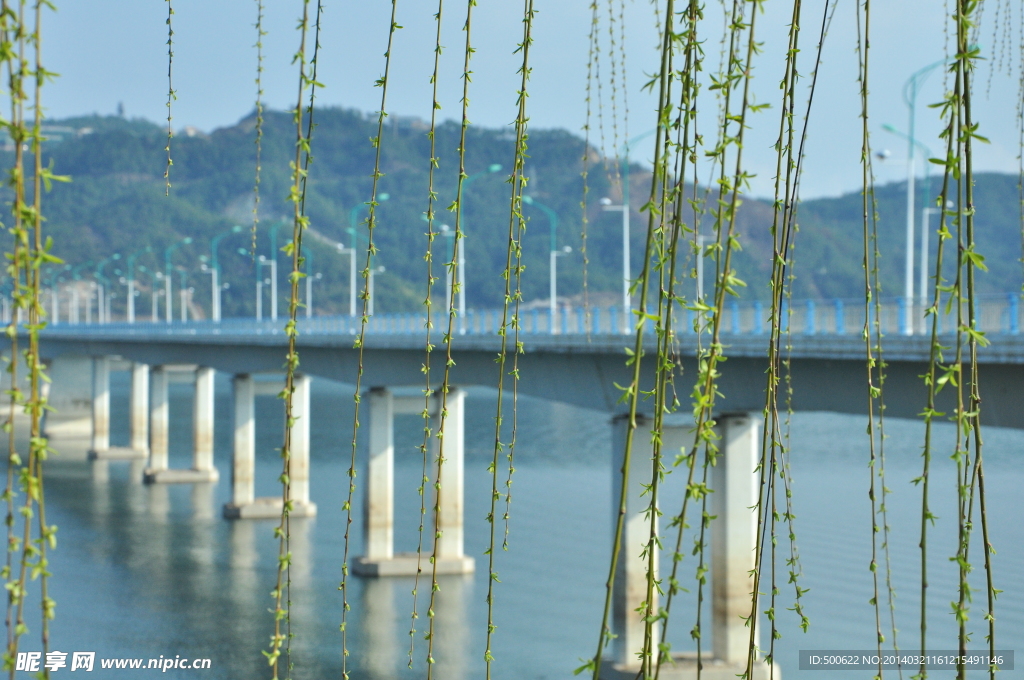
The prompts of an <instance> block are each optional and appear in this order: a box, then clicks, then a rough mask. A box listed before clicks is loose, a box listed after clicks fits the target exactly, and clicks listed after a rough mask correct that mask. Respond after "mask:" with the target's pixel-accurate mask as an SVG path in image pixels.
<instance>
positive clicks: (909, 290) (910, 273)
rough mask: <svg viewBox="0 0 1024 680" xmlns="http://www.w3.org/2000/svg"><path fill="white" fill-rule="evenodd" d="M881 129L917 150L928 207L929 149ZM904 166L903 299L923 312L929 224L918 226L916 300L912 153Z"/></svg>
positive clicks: (885, 127)
mask: <svg viewBox="0 0 1024 680" xmlns="http://www.w3.org/2000/svg"><path fill="white" fill-rule="evenodd" d="M882 129H883V130H885V131H886V132H888V133H890V134H893V135H896V136H897V137H902V138H903V139H905V140H907V142H908V143H909V146H910V150H911V152H913V149H914V147H917V149H918V150H919V151H920V152H921V155H922V156H923V157H924V185H925V190H924V192H923V193H924V198H923V200H922V201H921V202H922V203H923V204H925V205H927V204H928V192H929V191H930V190H931V181H930V178H929V172H928V170H929V168H930V166H931V163H929V162H928V159H929V158H931V157H932V151H931V149H929V148H928V147H927V146H925V145H924V144H922V143H921V142H919V141H917V140H916V139H914V138H913V137H912V136H911V135H907V134H904V133H902V132H900V131H899V130H897V129H896V128H894V127H893V126H892V125H883V126H882ZM907 162H908V164H909V165H910V167H911V174H910V177H909V178H908V180H907V182H908V184H907V196H908V198H907V211H908V213H907V214H908V215H911V217H910V218H909V219H908V220H907V255H906V260H905V263H904V267H905V270H904V276H905V280H904V282H903V285H904V295H907V296H908V297H907V304H908V305H910V306H911V309H913V305H914V300H916V299H920V304H921V306H922V308H923V307H924V306H925V305H926V304H927V302H926V301H925V297H926V295H927V287H928V272H927V262H928V231H927V229H928V227H927V224H928V223H927V218H926V217H925V218H922V222H921V224H922V227H921V254H920V258H921V259H920V261H921V265H920V266H921V271H920V272H919V274H918V277H919V280H920V288H919V294H918V296H917V297H915V296H914V283H913V281H914V236H915V234H914V231H915V226H914V218H913V215H912V213H913V210H914V197H913V194H914V180H915V179H916V178H915V177H914V172H913V163H914V154H913V153H911V155H910V156H908V159H907ZM925 210H926V211H928V210H932V211H935V212H941V211H937V210H936V209H935V208H925ZM922 214H925V213H922ZM927 214H931V213H927ZM915 316H916V314H915ZM921 323H922V324H924V320H923V317H922V321H921ZM923 331H924V327H923V325H922V332H923ZM905 332H906V334H907V335H910V334H912V333H913V332H914V325H913V323H909V324H907V328H906V331H905Z"/></svg>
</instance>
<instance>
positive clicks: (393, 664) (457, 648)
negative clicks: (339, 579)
mask: <svg viewBox="0 0 1024 680" xmlns="http://www.w3.org/2000/svg"><path fill="white" fill-rule="evenodd" d="M426 566H427V567H429V565H426ZM424 571H425V572H426V570H424ZM438 587H439V590H438V592H437V594H436V597H435V600H434V645H433V651H432V655H433V657H434V662H435V663H434V674H435V677H439V678H445V679H446V680H448V679H450V680H462V679H463V678H466V677H468V671H469V667H470V663H469V653H468V650H469V644H468V642H469V638H470V631H469V623H468V619H469V602H470V600H471V599H472V594H473V592H472V591H473V576H472V575H470V574H466V575H459V576H440V577H438ZM412 589H413V579H411V578H394V577H393V578H386V577H385V578H364V579H362V593H361V596H360V598H359V605H360V609H361V616H360V619H359V641H358V642H359V645H358V657H357V664H358V666H359V668H360V670H361V671H363V672H364V673H366V677H368V678H372V680H392V679H393V678H396V677H398V673H399V670H400V666H401V667H404V666H406V665H407V663H408V654H409V624H410V619H411V614H412ZM419 593H420V597H419V599H418V603H419V604H418V613H419V618H418V619H417V620H416V633H415V635H414V636H413V642H414V649H413V666H414V667H415V668H422V667H423V666H424V665H425V660H426V656H427V645H428V642H427V640H425V639H424V637H425V635H426V634H427V630H428V627H429V625H430V622H429V617H428V611H429V607H430V575H429V573H424V575H423V576H422V577H421V578H420V582H419Z"/></svg>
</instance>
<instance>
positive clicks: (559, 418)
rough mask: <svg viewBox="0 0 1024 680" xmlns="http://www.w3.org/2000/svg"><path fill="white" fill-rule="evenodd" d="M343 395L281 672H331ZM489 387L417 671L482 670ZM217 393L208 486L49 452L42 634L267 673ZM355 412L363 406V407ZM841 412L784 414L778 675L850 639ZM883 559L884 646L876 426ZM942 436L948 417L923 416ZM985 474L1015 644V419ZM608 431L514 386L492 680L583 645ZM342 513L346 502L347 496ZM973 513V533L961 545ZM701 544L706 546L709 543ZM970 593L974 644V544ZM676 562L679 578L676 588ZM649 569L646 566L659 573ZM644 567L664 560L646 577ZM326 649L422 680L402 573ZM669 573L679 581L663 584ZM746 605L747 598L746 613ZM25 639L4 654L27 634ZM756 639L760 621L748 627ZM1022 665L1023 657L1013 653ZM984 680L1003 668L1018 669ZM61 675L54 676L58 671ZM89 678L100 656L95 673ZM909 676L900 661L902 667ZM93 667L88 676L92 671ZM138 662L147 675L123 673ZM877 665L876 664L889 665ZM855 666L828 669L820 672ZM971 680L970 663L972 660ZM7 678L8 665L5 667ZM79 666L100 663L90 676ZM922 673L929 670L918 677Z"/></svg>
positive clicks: (854, 489) (571, 663) (857, 507)
mask: <svg viewBox="0 0 1024 680" xmlns="http://www.w3.org/2000/svg"><path fill="white" fill-rule="evenodd" d="M127 400H128V384H127V376H126V375H125V374H113V376H112V412H113V414H114V415H113V419H112V444H115V445H125V444H127V415H126V414H127ZM351 404H352V399H351V392H350V388H349V387H347V386H341V385H335V384H331V383H328V382H326V381H322V380H320V381H317V380H314V391H313V412H312V456H311V466H312V480H311V498H312V500H313V501H315V502H316V503H317V504H318V506H319V517H317V518H315V519H312V520H293V521H292V534H293V538H292V550H293V553H294V555H295V560H294V561H295V567H294V569H293V574H292V599H293V602H294V605H293V609H292V632H293V633H294V635H295V638H294V641H293V644H292V659H293V661H294V663H295V670H294V673H293V677H294V678H296V679H314V678H316V679H319V678H336V677H340V669H341V637H340V633H339V631H338V625H339V622H340V620H341V609H342V601H341V593H340V592H339V591H338V590H337V587H338V583H339V581H340V578H341V561H342V551H343V539H342V536H343V531H344V523H343V515H342V512H341V504H342V502H343V495H344V493H345V489H346V477H345V470H346V469H347V460H348V455H349V454H348V442H349V441H350V428H351V420H352V417H351V416H352V413H351V410H352V406H351ZM495 405H496V396H495V395H494V393H493V392H490V391H487V390H471V391H470V393H469V397H468V399H467V406H466V408H467V414H466V444H467V454H466V455H467V458H466V524H467V529H466V551H467V553H468V554H470V555H473V556H475V557H476V558H477V560H478V569H477V573H476V574H474V575H471V576H465V577H442V578H441V590H440V592H439V594H438V603H437V608H436V613H437V614H436V615H437V618H436V627H437V635H436V638H435V658H436V660H437V665H436V667H435V676H434V677H436V678H438V679H439V680H463V679H467V680H468V679H469V678H478V677H482V676H483V673H482V671H483V666H484V664H483V638H484V633H485V630H486V603H485V601H484V597H485V593H486V586H487V578H486V567H485V566H484V565H485V562H484V560H485V559H486V558H485V557H484V555H483V551H484V549H485V548H486V543H487V531H488V525H487V523H486V522H485V520H484V516H485V514H486V512H487V504H488V497H489V496H488V494H489V490H490V476H489V474H488V473H487V471H486V466H487V463H488V462H489V460H490V456H491V442H492V441H493V429H492V428H493V425H492V423H493V420H492V419H493V414H494V409H495ZM231 412H232V409H231V395H230V386H229V384H228V381H227V380H226V379H224V377H223V376H219V377H218V384H217V413H218V418H217V423H216V426H217V430H216V438H217V445H216V459H217V466H218V467H219V469H220V473H221V481H220V483H219V484H217V485H195V486H191V485H175V486H161V485H154V486H145V485H142V484H141V483H139V472H140V469H141V468H140V466H139V465H138V464H135V465H132V464H129V463H107V464H104V463H87V462H83V461H72V460H67V458H70V457H72V453H71V452H68V453H67V455H66V456H65V459H64V460H62V459H61V457H58V458H57V459H56V460H54V461H53V462H51V463H49V464H48V471H47V477H48V481H47V485H48V486H47V512H48V516H49V520H50V522H51V523H53V524H56V525H58V527H59V533H58V537H59V538H58V540H59V545H58V549H57V550H56V551H55V552H53V553H52V556H51V567H52V571H53V574H54V575H53V578H52V581H51V583H52V592H53V596H54V597H55V599H56V600H57V603H58V604H57V618H56V620H55V621H54V622H53V633H52V645H51V648H52V649H59V650H61V651H79V650H82V651H95V652H97V654H98V656H100V657H108V658H109V657H137V658H142V657H144V658H147V659H148V658H156V657H158V656H160V655H163V656H165V657H174V656H175V655H181V656H183V657H192V658H196V657H203V658H210V659H211V660H212V668H211V669H210V670H205V671H198V670H188V671H185V670H177V671H176V670H169V671H167V672H166V673H162V674H161V675H162V677H166V678H194V677H204V678H210V679H213V678H224V679H241V678H260V677H269V671H268V669H267V668H266V663H265V661H264V658H263V656H262V654H261V653H260V652H261V650H262V649H265V648H266V647H267V645H268V641H269V636H270V634H271V633H272V628H273V621H272V617H271V615H270V614H269V613H268V611H267V610H268V608H269V607H271V606H272V601H271V599H270V597H269V593H270V590H271V589H272V587H273V583H274V579H275V575H276V566H275V565H276V556H277V544H276V542H275V540H274V538H273V536H272V530H273V527H274V526H275V524H276V522H273V521H269V520H268V521H251V520H250V521H227V520H224V519H222V518H221V515H220V512H221V506H222V504H223V503H224V502H225V501H227V500H228V496H229V491H230V490H229V485H230V484H229V480H230V426H231V423H230V418H231ZM257 414H258V424H257V439H258V452H257V489H256V492H257V495H275V494H278V493H280V492H279V486H278V484H277V482H276V479H277V476H278V474H279V469H280V463H279V459H278V457H277V454H276V452H275V447H277V446H279V445H280V441H281V434H282V429H283V425H282V422H281V421H282V417H281V405H280V403H279V402H277V401H275V400H274V399H273V398H270V397H266V398H264V397H260V398H258V400H257ZM171 418H172V421H171V422H172V425H173V429H172V452H171V465H172V467H188V466H189V465H190V461H191V450H190V449H191V425H190V421H191V388H190V387H189V386H185V385H171ZM364 422H365V416H364ZM420 428H421V422H420V421H419V419H418V417H413V416H400V417H397V418H396V435H395V440H396V441H395V443H396V471H395V484H396V496H397V499H396V531H395V541H396V545H395V548H396V550H398V551H403V550H415V547H416V540H417V526H418V512H419V496H418V495H417V492H416V489H417V487H418V479H419V474H420V458H419V454H418V452H417V451H416V446H417V445H418V444H419V438H420V436H421V429H420ZM864 430H865V421H864V419H863V418H859V417H850V416H836V415H831V414H820V413H817V414H816V413H807V414H798V415H797V416H796V417H794V419H793V429H792V432H793V440H792V441H793V458H792V473H793V478H794V485H795V491H794V505H795V511H796V514H797V520H796V531H797V538H798V543H799V549H800V553H801V555H802V562H803V571H804V576H803V579H802V582H801V585H802V587H808V588H810V591H809V592H808V593H807V595H806V596H805V604H806V612H807V614H808V616H809V617H810V619H811V625H810V629H809V631H808V632H807V633H802V632H800V630H799V628H798V626H797V623H798V622H797V620H796V617H795V616H794V615H793V613H792V612H789V611H782V612H781V615H780V617H779V627H780V630H781V632H782V635H783V637H782V639H781V640H779V641H778V642H777V643H776V644H777V659H778V663H779V664H780V666H781V668H782V672H783V673H784V675H785V677H787V678H795V677H797V676H799V677H801V678H806V679H807V680H812V679H814V678H819V677H828V674H826V673H820V672H815V671H798V670H797V668H798V661H797V659H798V651H799V650H800V649H870V648H872V647H873V640H874V610H873V608H872V607H871V605H870V604H869V603H868V600H869V598H870V597H871V595H872V585H871V574H870V572H869V570H868V564H869V559H870V540H871V517H870V509H869V507H870V506H869V501H868V497H867V488H868V483H869V472H868V468H867V447H866V442H867V438H866V435H865V434H864ZM887 432H888V434H889V435H890V438H889V440H888V441H887V452H888V486H889V488H890V489H892V495H891V497H890V504H889V512H890V523H891V525H892V533H891V538H890V543H891V546H892V558H891V559H892V569H893V580H894V587H895V590H896V596H897V600H896V601H897V622H898V628H899V629H900V632H899V637H898V642H899V644H900V647H901V648H904V649H913V648H915V647H916V646H917V644H918V637H917V626H918V624H917V612H918V592H919V585H918V580H917V579H918V574H917V570H918V565H919V552H918V548H917V542H918V531H919V523H920V519H919V518H920V506H919V502H920V501H919V491H918V489H917V487H914V486H913V485H912V484H911V483H910V480H911V479H912V478H913V477H916V476H917V475H918V474H919V470H920V458H919V448H920V442H921V440H922V432H923V427H922V426H921V425H920V424H919V423H915V422H910V421H897V420H890V421H888V422H887ZM937 432H938V440H939V441H941V442H943V443H945V444H946V445H947V447H948V444H949V442H950V441H951V438H952V437H953V429H952V428H951V427H950V426H948V425H945V424H944V425H942V426H940V427H939V428H937ZM985 438H986V444H987V447H986V452H985V456H986V463H987V465H986V471H987V474H986V482H987V485H988V488H987V492H988V498H989V504H990V505H989V508H990V510H989V513H990V516H991V517H992V527H991V538H992V542H993V544H994V545H995V547H996V549H997V550H998V555H997V556H996V558H995V570H996V578H997V583H996V585H997V587H998V588H1001V589H1002V590H1003V591H1004V592H1003V594H1002V595H1001V596H1000V597H999V600H998V602H997V619H998V628H997V638H998V641H999V644H998V645H997V646H998V647H1000V648H1004V649H1014V648H1016V649H1017V650H1018V651H1024V645H1022V644H1021V642H1024V504H1022V500H1021V499H1022V490H1024V465H1022V463H1024V432H1018V431H1012V430H998V429H995V428H989V429H987V430H986V431H985ZM610 440H611V428H610V426H609V424H608V418H607V416H606V415H603V414H600V413H595V412H591V411H585V410H580V409H575V408H571V407H568V406H564V405H561V404H555V403H550V402H543V401H538V400H528V399H523V400H521V401H520V436H519V444H518V447H517V452H518V459H517V465H516V473H515V482H514V487H513V488H514V499H513V506H512V508H513V509H512V518H511V536H510V549H509V551H508V552H506V553H501V554H500V555H499V560H498V567H497V570H498V572H499V576H500V579H501V583H500V584H497V590H496V600H497V603H496V606H495V618H496V622H497V625H498V629H497V631H496V633H495V638H494V656H495V658H496V662H495V664H494V677H495V678H499V679H503V680H513V679H515V680H553V679H559V680H568V679H569V678H571V677H572V670H573V669H574V668H576V667H577V666H578V665H579V664H580V661H579V659H580V658H581V657H585V656H588V655H591V654H593V649H594V646H595V643H596V635H597V631H598V625H599V617H600V610H601V606H602V602H603V596H604V595H603V593H604V589H603V582H604V578H605V574H606V569H607V561H608V558H609V553H610V543H611V540H610V538H611V531H612V513H611V500H610V494H611V486H612V485H611V474H612V472H611V450H610V447H611V443H610ZM953 473H954V467H953V464H952V462H951V461H949V460H948V458H947V457H946V455H945V454H937V455H936V460H935V469H934V478H933V479H934V482H933V487H932V488H933V498H934V501H933V511H934V512H935V513H936V514H937V515H938V516H939V519H938V521H937V523H936V526H935V528H934V530H933V532H932V534H931V539H930V556H931V560H930V561H931V566H930V570H931V574H932V575H931V579H930V581H931V588H930V591H929V592H930V595H929V598H930V599H929V602H930V612H931V614H930V618H929V630H930V633H929V635H930V643H929V647H930V648H932V649H955V648H956V628H955V623H954V620H953V617H952V615H951V609H950V601H951V600H954V599H955V598H956V582H957V575H956V571H955V568H954V566H953V564H952V563H951V562H949V560H948V558H949V556H951V555H953V554H954V553H955V550H956V542H955V538H956V537H955V502H954V499H955V493H956V487H955V475H954V474H953ZM682 477H683V475H682V474H681V473H678V474H675V475H670V477H669V484H667V486H666V488H665V495H664V496H663V499H664V501H663V504H662V507H663V509H664V510H665V512H666V514H670V513H671V512H672V509H673V508H678V501H679V498H680V482H682ZM356 506H357V508H359V507H361V503H358V502H357V504H356ZM359 527H361V518H360V517H359V513H358V511H357V513H356V517H355V522H354V524H353V541H352V546H351V552H350V555H351V556H356V555H359V554H361V552H362V548H361V535H360V534H361V532H360V531H359ZM980 542H981V535H980V528H979V531H978V533H977V534H976V538H975V540H974V545H975V546H977V545H980ZM709 554H710V553H709ZM972 560H973V562H974V564H975V565H977V566H976V570H975V574H974V579H973V580H974V583H975V587H976V588H979V589H980V590H979V591H978V602H977V604H976V605H975V607H974V609H973V610H972V612H971V625H972V627H973V629H974V630H975V631H977V632H976V633H975V635H974V640H975V643H974V645H973V647H975V648H978V649H982V648H984V646H985V642H984V629H983V626H984V622H983V620H982V616H983V595H984V590H983V588H984V580H983V579H984V572H983V570H982V569H981V566H980V565H981V564H982V557H981V553H980V551H979V550H975V551H974V554H973V555H972ZM695 565H696V562H695V558H690V557H688V558H687V561H686V562H685V563H684V566H683V570H682V572H681V573H682V575H683V577H684V580H685V581H690V582H691V583H692V578H693V572H694V568H695ZM667 567H668V564H667V562H666V564H665V568H666V569H667ZM664 573H667V571H666V572H664ZM350 582H351V588H350V592H349V601H350V603H351V606H352V610H351V612H350V615H349V618H350V624H349V625H350V627H349V631H350V632H349V641H348V647H349V649H350V651H351V656H350V657H349V659H350V663H349V666H350V670H351V672H352V677H353V678H366V679H369V680H390V679H392V678H395V679H398V678H402V679H405V678H413V677H424V670H423V669H424V666H425V663H424V655H425V649H426V647H425V643H424V641H423V640H422V636H421V635H420V634H418V635H417V637H416V640H415V651H414V655H413V659H414V664H413V670H408V669H407V668H406V665H407V658H408V657H407V654H408V647H409V635H408V630H409V619H410V612H411V606H412V597H411V594H410V591H411V590H412V579H411V578H390V579H363V578H360V577H356V576H353V577H351V579H350ZM781 584H782V585H781V588H782V594H781V596H780V602H779V604H778V609H779V610H783V609H784V608H785V607H789V606H792V589H791V587H790V586H786V585H785V579H782V580H781ZM684 585H685V584H684ZM420 592H421V605H420V612H421V618H420V620H419V625H418V627H419V628H421V629H423V628H425V626H426V621H427V618H426V615H425V612H426V604H425V602H424V597H425V596H428V595H429V581H427V582H425V583H423V584H421V591H420ZM694 602H695V598H694V597H693V596H692V595H684V596H682V597H681V598H680V600H678V601H677V604H676V605H675V618H674V620H673V621H672V623H671V624H670V628H669V638H670V640H672V642H673V647H674V648H675V649H677V650H680V649H689V648H692V647H693V645H692V643H691V641H690V640H689V635H688V633H689V630H690V628H691V627H692V625H693V623H692V621H693V615H694ZM762 608H764V607H762ZM37 630H38V626H37V624H35V623H33V624H32V633H31V634H30V635H29V636H27V637H26V638H24V640H23V642H22V645H21V649H23V650H33V649H38V648H39V645H38V644H37V642H36V638H35V633H36V632H37ZM762 640H764V641H765V642H767V635H762ZM1018 664H1024V660H1018ZM1017 668H1018V670H1015V671H1011V672H1006V673H1004V674H1002V675H1001V676H1000V677H1003V678H1007V679H1010V678H1024V671H1022V670H1019V669H1020V668H1021V666H1020V665H1018V666H1017ZM65 670H66V669H65ZM108 672H110V671H108ZM913 672H915V670H911V671H909V672H906V677H908V678H909V675H911V674H912V673H913ZM101 673H102V672H101ZM133 673H136V674H142V675H143V676H155V675H156V674H157V673H158V671H146V670H143V671H133ZM890 673H891V677H897V675H896V672H895V671H892V672H890ZM854 675H856V676H857V677H865V676H866V675H867V673H866V672H862V673H860V674H856V673H853V674H851V673H849V672H841V673H833V674H832V676H833V677H841V678H845V677H854ZM976 675H978V677H981V674H980V673H978V674H976ZM26 677H27V675H26ZM99 677H102V675H100V676H99ZM930 677H935V678H938V677H951V676H950V674H942V673H938V672H933V673H931V675H930Z"/></svg>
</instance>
